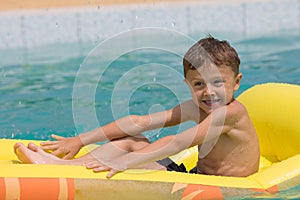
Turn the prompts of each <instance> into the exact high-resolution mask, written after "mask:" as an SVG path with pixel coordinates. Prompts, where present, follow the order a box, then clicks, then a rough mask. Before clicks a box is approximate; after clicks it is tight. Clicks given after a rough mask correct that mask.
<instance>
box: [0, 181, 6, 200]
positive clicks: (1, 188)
mask: <svg viewBox="0 0 300 200" xmlns="http://www.w3.org/2000/svg"><path fill="white" fill-rule="evenodd" d="M5 188H6V187H5V180H4V178H0V199H5V196H6V189H5Z"/></svg>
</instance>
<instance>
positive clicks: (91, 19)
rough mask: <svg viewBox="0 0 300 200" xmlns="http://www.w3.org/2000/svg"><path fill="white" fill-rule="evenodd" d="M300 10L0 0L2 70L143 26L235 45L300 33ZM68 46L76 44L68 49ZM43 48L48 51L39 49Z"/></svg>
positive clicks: (117, 0)
mask: <svg viewBox="0 0 300 200" xmlns="http://www.w3.org/2000/svg"><path fill="white" fill-rule="evenodd" d="M70 2H72V4H71V3H70ZM299 8H300V1H298V0H286V1H282V0H264V1H259V0H253V1H245V0H241V1H237V0H224V1H222V0H212V1H207V0H198V1H195V0H188V1H183V0H175V1H174V0H173V1H170V0H125V1H124V0H74V1H67V0H62V1H58V0H43V1H37V0H26V1H21V0H0V27H1V28H0V53H1V55H3V56H2V57H3V58H2V59H1V61H0V67H1V65H2V64H3V63H4V64H9V63H11V64H13V63H12V62H14V63H31V62H32V61H33V60H37V61H36V62H39V60H45V59H44V58H43V55H45V53H46V52H47V54H49V51H50V50H49V49H52V47H53V48H54V47H56V48H55V50H51V53H50V54H51V55H52V54H53V57H54V58H57V57H60V56H62V54H63V55H66V54H67V52H68V54H69V55H70V56H73V55H75V54H85V53H86V52H87V51H89V50H91V45H90V46H88V47H85V45H86V44H87V43H92V45H96V44H98V43H99V42H101V41H103V40H105V39H107V38H110V37H112V36H114V35H117V34H120V33H122V32H126V31H131V30H135V29H141V28H161V29H168V30H173V31H177V32H180V33H182V34H184V35H187V36H190V37H195V38H196V39H197V38H199V37H202V36H203V35H207V34H208V33H210V34H212V35H213V36H215V37H217V38H218V37H220V38H222V39H228V40H230V41H232V42H235V41H239V40H244V39H250V38H255V37H257V36H261V35H264V34H278V33H280V31H289V30H293V31H295V30H296V31H299V30H300V9H299ZM68 44H71V45H73V46H72V47H68V48H67V51H66V50H65V49H64V47H66V46H67V45H68ZM74 45H75V46H74ZM45 46H47V48H46V50H45V52H44V51H43V50H40V49H39V48H43V47H45ZM57 46H60V47H61V49H62V50H61V51H59V50H57ZM31 51H34V52H31ZM33 55H35V56H38V57H39V58H33V57H34V56H33ZM39 55H40V56H39ZM54 60H55V59H54Z"/></svg>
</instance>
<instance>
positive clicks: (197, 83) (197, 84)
mask: <svg viewBox="0 0 300 200" xmlns="http://www.w3.org/2000/svg"><path fill="white" fill-rule="evenodd" d="M203 85H204V84H203V82H200V81H199V82H195V83H194V86H203Z"/></svg>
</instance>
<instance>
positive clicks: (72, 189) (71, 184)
mask: <svg viewBox="0 0 300 200" xmlns="http://www.w3.org/2000/svg"><path fill="white" fill-rule="evenodd" d="M66 180H67V185H68V200H73V199H75V184H74V179H72V178H67V179H66Z"/></svg>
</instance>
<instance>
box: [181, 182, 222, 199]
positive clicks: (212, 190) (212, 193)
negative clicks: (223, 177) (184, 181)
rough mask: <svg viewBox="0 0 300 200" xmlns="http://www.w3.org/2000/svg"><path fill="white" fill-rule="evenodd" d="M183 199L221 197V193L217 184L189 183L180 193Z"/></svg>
mask: <svg viewBox="0 0 300 200" xmlns="http://www.w3.org/2000/svg"><path fill="white" fill-rule="evenodd" d="M185 199H190V200H198V199H199V200H200V199H223V195H222V192H221V191H220V188H219V187H217V186H207V185H197V184H189V185H188V186H187V187H186V189H185V190H184V192H183V194H182V200H185Z"/></svg>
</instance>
